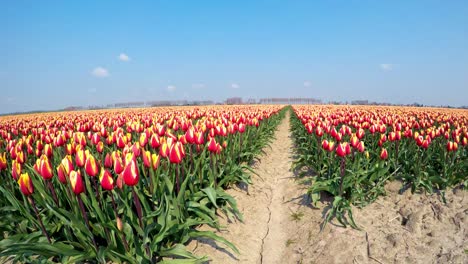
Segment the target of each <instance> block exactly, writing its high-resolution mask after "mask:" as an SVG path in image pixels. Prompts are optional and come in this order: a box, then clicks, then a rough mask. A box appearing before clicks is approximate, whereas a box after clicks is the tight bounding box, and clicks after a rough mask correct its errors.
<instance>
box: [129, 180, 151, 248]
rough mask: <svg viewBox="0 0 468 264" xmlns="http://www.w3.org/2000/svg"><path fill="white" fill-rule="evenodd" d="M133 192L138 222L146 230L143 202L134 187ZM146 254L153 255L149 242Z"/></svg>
mask: <svg viewBox="0 0 468 264" xmlns="http://www.w3.org/2000/svg"><path fill="white" fill-rule="evenodd" d="M132 194H133V202H134V203H135V207H136V211H137V215H138V222H139V224H140V227H141V229H142V230H145V227H144V226H143V215H142V212H141V203H140V199H138V196H137V193H136V192H135V188H133V187H132ZM145 247H146V254H148V257H150V256H151V251H150V248H149V246H148V244H146V246H145Z"/></svg>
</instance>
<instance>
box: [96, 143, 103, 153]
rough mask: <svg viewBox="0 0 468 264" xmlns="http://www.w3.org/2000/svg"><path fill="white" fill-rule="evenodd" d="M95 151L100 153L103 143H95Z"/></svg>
mask: <svg viewBox="0 0 468 264" xmlns="http://www.w3.org/2000/svg"><path fill="white" fill-rule="evenodd" d="M96 150H97V152H99V153H102V151H103V150H104V143H102V141H99V142H98V143H97V145H96Z"/></svg>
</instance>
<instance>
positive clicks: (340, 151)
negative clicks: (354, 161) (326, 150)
mask: <svg viewBox="0 0 468 264" xmlns="http://www.w3.org/2000/svg"><path fill="white" fill-rule="evenodd" d="M350 153H351V149H350V147H349V144H348V143H347V142H344V143H340V144H338V146H337V147H336V155H338V156H339V157H345V156H346V155H348V154H350Z"/></svg>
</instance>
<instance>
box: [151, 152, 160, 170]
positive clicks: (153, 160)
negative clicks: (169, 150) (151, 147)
mask: <svg viewBox="0 0 468 264" xmlns="http://www.w3.org/2000/svg"><path fill="white" fill-rule="evenodd" d="M160 160H161V158H160V157H159V155H156V154H154V153H153V154H151V167H152V168H153V170H156V169H157V168H158V167H159V162H160Z"/></svg>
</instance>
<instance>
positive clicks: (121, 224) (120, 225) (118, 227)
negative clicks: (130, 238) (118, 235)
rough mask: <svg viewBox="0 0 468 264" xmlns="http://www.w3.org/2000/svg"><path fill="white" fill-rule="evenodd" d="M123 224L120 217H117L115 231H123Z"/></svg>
mask: <svg viewBox="0 0 468 264" xmlns="http://www.w3.org/2000/svg"><path fill="white" fill-rule="evenodd" d="M123 228H124V227H123V223H122V219H120V217H118V216H117V229H119V231H120V232H122V231H123Z"/></svg>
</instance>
